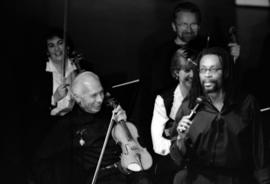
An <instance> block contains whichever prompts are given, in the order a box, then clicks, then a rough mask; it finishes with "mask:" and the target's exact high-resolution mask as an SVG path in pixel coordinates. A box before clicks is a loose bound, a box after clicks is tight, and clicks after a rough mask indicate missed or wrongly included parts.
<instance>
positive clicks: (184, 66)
mask: <svg viewBox="0 0 270 184" xmlns="http://www.w3.org/2000/svg"><path fill="white" fill-rule="evenodd" d="M178 65H179V67H180V70H176V71H175V72H176V76H178V77H177V78H178V80H179V84H180V85H181V86H184V87H185V88H186V89H189V88H190V87H191V84H192V79H193V70H192V67H193V66H192V64H190V63H189V62H188V61H187V60H186V59H185V58H184V57H182V56H180V57H179V58H178Z"/></svg>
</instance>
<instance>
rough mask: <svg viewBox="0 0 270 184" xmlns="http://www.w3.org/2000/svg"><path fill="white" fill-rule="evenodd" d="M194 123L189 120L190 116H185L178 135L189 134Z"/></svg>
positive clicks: (179, 126)
mask: <svg viewBox="0 0 270 184" xmlns="http://www.w3.org/2000/svg"><path fill="white" fill-rule="evenodd" d="M191 124H192V122H191V121H190V120H189V116H188V115H187V116H183V117H182V119H181V120H180V121H179V123H178V126H177V132H178V134H179V133H181V134H185V133H186V132H188V130H189V128H190V125H191Z"/></svg>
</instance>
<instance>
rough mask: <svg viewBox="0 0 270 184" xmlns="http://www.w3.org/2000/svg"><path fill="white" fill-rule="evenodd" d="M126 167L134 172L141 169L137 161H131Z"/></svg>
mask: <svg viewBox="0 0 270 184" xmlns="http://www.w3.org/2000/svg"><path fill="white" fill-rule="evenodd" d="M127 168H128V169H129V170H130V171H134V172H139V171H141V170H142V168H141V166H140V165H139V164H138V163H137V162H133V163H130V164H128V166H127Z"/></svg>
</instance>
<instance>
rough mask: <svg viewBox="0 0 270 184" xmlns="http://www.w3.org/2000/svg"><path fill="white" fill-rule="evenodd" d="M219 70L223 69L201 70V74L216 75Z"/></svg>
mask: <svg viewBox="0 0 270 184" xmlns="http://www.w3.org/2000/svg"><path fill="white" fill-rule="evenodd" d="M219 70H222V68H200V69H199V72H200V74H205V73H206V72H207V71H208V72H209V73H210V74H215V73H217V72H218V71H219Z"/></svg>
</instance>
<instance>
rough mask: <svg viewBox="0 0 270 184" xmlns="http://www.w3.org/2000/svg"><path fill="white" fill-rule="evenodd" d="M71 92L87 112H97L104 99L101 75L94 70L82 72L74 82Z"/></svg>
mask: <svg viewBox="0 0 270 184" xmlns="http://www.w3.org/2000/svg"><path fill="white" fill-rule="evenodd" d="M71 92H72V94H73V98H74V99H75V101H76V102H77V104H78V105H79V106H80V107H81V108H82V109H83V110H85V111H86V112H89V113H97V112H99V111H100V109H101V105H102V103H103V99H104V93H103V87H102V85H101V82H100V80H99V77H98V76H97V75H96V74H95V73H93V72H88V71H87V72H83V73H80V74H79V75H78V76H77V77H76V78H75V79H74V80H73V82H72V86H71Z"/></svg>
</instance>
